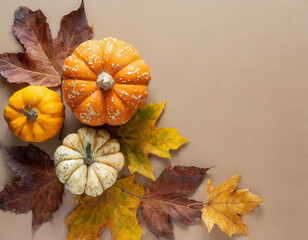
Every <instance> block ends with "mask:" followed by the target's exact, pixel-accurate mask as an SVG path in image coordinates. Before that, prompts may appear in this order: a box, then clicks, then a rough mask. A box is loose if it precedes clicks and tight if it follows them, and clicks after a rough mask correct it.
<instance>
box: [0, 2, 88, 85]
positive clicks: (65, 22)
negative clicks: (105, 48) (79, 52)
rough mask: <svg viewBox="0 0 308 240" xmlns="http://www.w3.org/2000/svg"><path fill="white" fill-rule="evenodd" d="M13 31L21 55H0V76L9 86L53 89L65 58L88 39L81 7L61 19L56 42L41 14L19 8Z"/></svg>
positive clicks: (85, 20)
mask: <svg viewBox="0 0 308 240" xmlns="http://www.w3.org/2000/svg"><path fill="white" fill-rule="evenodd" d="M13 31H14V34H15V36H16V37H17V39H18V40H19V42H20V43H21V44H22V45H23V47H24V49H25V52H23V53H3V54H1V55H0V73H1V75H2V76H3V77H5V78H7V81H8V82H10V83H29V84H30V85H42V86H46V87H56V86H58V85H60V83H61V68H62V65H63V63H64V60H65V58H66V57H67V56H68V55H70V54H71V53H72V52H73V50H74V49H75V48H76V47H77V46H78V45H79V44H80V43H82V42H84V41H86V40H88V39H91V38H92V36H93V33H92V29H91V28H90V27H89V25H88V22H87V18H86V14H85V11H84V3H83V1H82V3H81V6H80V7H79V9H77V10H76V11H73V12H71V13H69V14H68V15H66V16H64V17H63V18H62V20H61V25H60V30H59V32H58V36H57V38H56V39H53V38H52V34H51V31H50V29H49V24H48V23H47V22H46V17H45V15H44V13H43V12H42V11H41V10H37V11H35V12H33V11H31V10H30V9H28V8H27V7H19V8H18V9H17V10H16V11H15V14H14V25H13Z"/></svg>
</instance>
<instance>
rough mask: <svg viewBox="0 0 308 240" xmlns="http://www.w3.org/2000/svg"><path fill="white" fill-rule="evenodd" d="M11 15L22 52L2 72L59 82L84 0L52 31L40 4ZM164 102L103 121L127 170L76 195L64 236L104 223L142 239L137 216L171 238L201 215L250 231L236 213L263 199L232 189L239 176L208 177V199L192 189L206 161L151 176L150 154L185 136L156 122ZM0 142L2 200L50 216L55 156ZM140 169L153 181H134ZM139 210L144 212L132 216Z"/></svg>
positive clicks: (10, 207)
mask: <svg viewBox="0 0 308 240" xmlns="http://www.w3.org/2000/svg"><path fill="white" fill-rule="evenodd" d="M14 18H15V20H14V26H13V31H14V34H15V36H16V37H17V39H18V40H19V42H20V43H21V44H22V46H23V47H24V52H22V53H3V54H1V55H0V70H1V75H2V76H3V77H5V78H6V79H7V81H8V82H10V83H28V84H30V85H43V86H46V87H57V86H59V85H60V84H61V67H62V65H63V62H64V59H65V58H66V57H67V56H69V55H70V54H71V53H72V52H73V50H74V49H75V48H76V47H77V46H78V45H79V44H80V43H82V42H84V41H86V40H88V39H91V38H92V35H93V33H92V28H91V27H89V25H88V22H87V19H86V14H85V10H84V4H83V2H82V4H81V6H80V8H79V9H77V10H76V11H73V12H71V13H69V14H68V15H66V16H64V17H63V18H62V20H61V24H60V30H59V32H58V35H57V38H55V39H53V38H52V35H51V31H50V29H49V25H48V23H47V21H46V17H45V15H44V14H43V13H42V11H40V10H37V11H35V12H33V11H31V10H30V9H28V8H26V7H20V8H18V9H17V10H16V11H15V15H14ZM164 108H165V102H163V103H159V104H149V105H147V106H145V107H143V108H141V109H139V110H138V111H137V113H136V114H135V115H134V117H133V118H132V119H131V120H130V121H129V122H127V123H126V124H124V125H121V126H107V127H106V128H107V130H108V131H109V132H111V134H112V135H113V137H115V138H116V139H117V140H118V141H119V142H120V145H121V152H122V153H123V155H124V156H125V159H126V166H127V167H128V169H129V170H130V172H131V173H132V175H129V176H127V177H123V178H121V179H119V180H117V181H116V183H115V184H114V185H113V186H112V187H111V188H109V189H107V190H106V191H104V193H103V194H102V195H100V196H97V197H89V196H87V195H80V196H77V197H76V200H75V202H76V207H75V209H74V210H73V211H72V213H71V214H70V216H68V218H67V219H66V221H65V224H66V226H67V227H68V228H69V233H68V236H67V239H68V240H75V239H80V240H81V239H83V240H87V239H91V240H94V239H100V237H101V236H102V235H103V234H104V231H105V230H106V229H107V228H108V229H109V230H110V231H111V233H112V237H113V239H115V240H135V239H140V236H141V234H142V233H143V231H142V229H141V227H140V226H139V222H140V221H144V222H145V223H146V225H147V227H148V229H149V230H150V231H151V232H152V233H153V234H154V235H155V236H156V237H157V238H161V237H162V238H165V239H174V233H173V220H175V221H176V222H178V223H180V224H183V225H186V226H189V225H191V224H194V223H195V222H198V221H202V220H203V221H204V223H205V224H206V226H207V228H208V231H209V232H210V231H211V230H212V228H213V226H214V225H215V224H216V225H217V226H218V227H219V228H220V229H221V230H222V231H224V232H225V233H226V234H228V235H229V236H230V237H231V238H232V236H233V235H234V234H245V235H248V233H247V226H246V223H245V222H244V220H243V219H242V217H241V215H245V214H251V213H252V212H251V211H252V210H253V209H254V208H255V207H257V206H258V204H260V203H261V202H262V200H261V199H260V198H259V197H258V196H257V195H254V194H252V193H251V192H250V191H249V190H247V189H246V190H237V185H238V182H239V180H240V177H239V176H234V177H232V178H230V179H229V180H227V181H226V182H225V183H223V184H221V185H218V186H217V187H215V188H214V187H213V186H212V182H211V181H210V180H208V183H207V201H205V202H204V200H195V199H193V198H192V197H191V195H192V194H193V193H194V192H195V191H196V190H197V188H198V187H199V186H200V185H201V184H202V183H203V180H204V179H205V176H206V173H207V171H208V170H209V169H210V168H198V167H194V166H173V167H172V166H171V165H170V166H169V167H167V168H166V169H165V170H164V171H163V172H162V173H161V174H160V176H159V177H158V178H157V179H155V177H154V174H153V168H152V165H151V163H150V160H149V154H154V155H157V156H159V157H162V158H168V159H170V158H171V155H170V152H169V151H170V150H175V149H178V148H179V147H180V146H181V145H182V144H184V143H186V142H187V141H188V139H186V138H184V137H182V136H181V135H179V133H178V132H177V130H176V129H174V128H156V126H155V124H156V122H157V120H158V118H159V116H160V115H161V113H162V111H163V110H164ZM1 145H2V146H1V147H2V148H3V149H4V150H5V151H6V152H7V154H8V160H7V162H8V164H9V166H10V167H11V168H12V169H13V170H14V171H15V172H16V173H17V175H19V176H20V180H18V181H15V182H13V183H11V184H7V185H6V186H5V187H4V189H3V190H2V191H1V192H0V208H1V209H2V210H3V211H14V212H15V213H27V212H29V211H32V215H33V218H32V229H33V230H35V229H37V228H38V227H39V226H40V225H41V224H43V223H44V222H46V221H49V220H51V218H52V214H53V213H54V212H55V211H56V210H58V208H59V206H60V204H61V202H62V194H63V192H64V188H63V185H62V184H61V183H60V182H59V180H58V178H57V176H56V174H55V170H54V162H53V160H52V159H51V158H50V157H49V156H48V154H46V153H45V152H44V151H42V150H41V149H39V148H38V147H35V146H33V145H31V144H30V145H29V146H27V147H24V146H23V147H18V146H15V147H6V146H4V145H3V144H1ZM138 174H142V175H143V176H145V177H147V178H149V179H151V180H152V181H150V182H149V183H148V184H146V185H143V184H139V183H138V182H137V181H138ZM137 211H140V215H141V218H142V219H139V220H138V219H137Z"/></svg>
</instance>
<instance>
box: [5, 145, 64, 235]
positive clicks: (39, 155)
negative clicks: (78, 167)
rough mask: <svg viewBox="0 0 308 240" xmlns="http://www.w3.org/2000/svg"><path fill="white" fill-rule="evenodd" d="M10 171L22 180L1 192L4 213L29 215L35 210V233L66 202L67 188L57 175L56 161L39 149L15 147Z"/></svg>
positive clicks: (11, 149) (9, 185) (33, 227)
mask: <svg viewBox="0 0 308 240" xmlns="http://www.w3.org/2000/svg"><path fill="white" fill-rule="evenodd" d="M8 153H9V156H10V158H9V160H8V164H9V165H10V167H11V168H12V169H13V170H14V171H15V172H16V173H17V174H18V175H19V176H20V177H21V179H20V180H19V181H16V182H14V183H12V184H8V185H5V187H4V190H2V191H1V192H0V208H1V209H2V210H3V211H14V212H15V213H27V212H29V211H31V210H32V215H33V218H32V229H33V230H35V229H37V228H38V227H39V226H40V225H41V224H43V223H44V222H46V221H49V220H50V219H51V215H52V213H54V212H55V211H56V210H57V209H58V208H59V206H60V204H61V202H62V194H63V185H62V184H61V183H60V182H59V181H58V178H57V176H56V174H55V171H54V163H53V160H51V159H50V157H49V155H48V154H46V153H45V152H43V151H42V150H40V149H39V148H37V147H35V146H33V145H31V144H30V145H29V146H28V147H12V148H10V149H9V150H8Z"/></svg>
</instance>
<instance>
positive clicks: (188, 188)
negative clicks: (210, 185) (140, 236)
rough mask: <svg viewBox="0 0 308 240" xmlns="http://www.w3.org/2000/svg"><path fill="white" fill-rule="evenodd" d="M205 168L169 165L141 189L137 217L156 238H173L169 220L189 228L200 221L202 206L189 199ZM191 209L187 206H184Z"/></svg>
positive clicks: (202, 176)
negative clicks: (139, 212) (173, 219)
mask: <svg viewBox="0 0 308 240" xmlns="http://www.w3.org/2000/svg"><path fill="white" fill-rule="evenodd" d="M207 170H208V168H197V167H183V166H175V167H173V168H171V167H170V166H169V167H168V168H166V169H165V170H164V171H163V172H162V174H161V175H160V176H159V177H158V178H157V179H156V181H154V182H151V183H149V184H148V185H147V186H146V187H145V195H144V198H143V200H142V202H141V204H140V209H141V215H142V218H143V219H144V221H145V222H146V224H147V226H148V228H149V230H150V231H151V232H152V233H153V234H154V235H155V236H156V237H157V238H159V237H164V238H166V239H174V234H173V225H172V223H171V222H170V217H169V216H171V217H172V218H175V219H176V220H177V221H179V222H181V223H183V224H185V225H190V224H192V223H194V222H196V221H199V220H201V211H200V210H201V208H202V203H200V202H197V201H195V200H192V199H189V198H187V197H186V196H185V194H188V193H192V192H194V191H195V190H196V188H198V187H199V185H200V184H201V183H202V182H203V180H204V177H205V174H206V172H207ZM189 204H190V205H191V207H188V205H189Z"/></svg>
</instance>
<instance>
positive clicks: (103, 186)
mask: <svg viewBox="0 0 308 240" xmlns="http://www.w3.org/2000/svg"><path fill="white" fill-rule="evenodd" d="M93 170H94V172H95V175H96V177H97V179H98V181H99V183H100V184H101V185H102V188H103V192H105V190H106V189H105V187H104V185H103V183H102V181H101V179H100V178H99V176H98V174H97V172H96V169H95V167H94V166H93Z"/></svg>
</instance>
